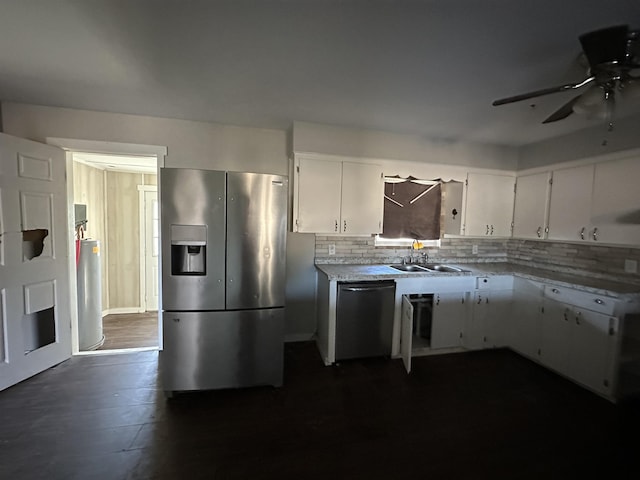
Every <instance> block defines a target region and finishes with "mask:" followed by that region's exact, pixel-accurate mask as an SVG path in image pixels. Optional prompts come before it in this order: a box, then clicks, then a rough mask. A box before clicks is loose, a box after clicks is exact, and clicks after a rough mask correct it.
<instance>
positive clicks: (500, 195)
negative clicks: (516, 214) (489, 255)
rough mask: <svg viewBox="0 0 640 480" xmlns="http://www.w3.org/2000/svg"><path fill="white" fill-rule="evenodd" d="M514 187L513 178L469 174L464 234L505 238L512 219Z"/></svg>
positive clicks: (509, 231)
mask: <svg viewBox="0 0 640 480" xmlns="http://www.w3.org/2000/svg"><path fill="white" fill-rule="evenodd" d="M514 186H515V178H514V177H513V176H509V175H493V174H484V173H469V174H468V176H467V187H466V202H465V220H464V234H465V235H469V236H483V237H484V236H493V237H509V236H510V235H511V222H512V220H513V195H514Z"/></svg>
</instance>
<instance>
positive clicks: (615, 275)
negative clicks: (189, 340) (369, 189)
mask: <svg viewBox="0 0 640 480" xmlns="http://www.w3.org/2000/svg"><path fill="white" fill-rule="evenodd" d="M329 245H335V255H329ZM474 245H477V247H478V253H476V254H474V253H473V246H474ZM422 252H426V253H427V254H428V255H429V261H430V262H438V263H488V262H511V263H516V264H520V265H528V266H535V267H537V268H542V269H547V270H554V271H559V272H565V273H574V274H577V275H590V276H594V277H599V278H606V279H610V280H617V281H621V282H628V283H634V284H640V275H639V274H638V273H627V272H625V271H624V265H625V260H631V261H635V262H637V263H638V264H640V248H633V247H614V246H601V245H593V244H588V245H583V244H577V243H565V242H554V241H540V240H517V239H508V238H503V239H484V238H444V239H442V240H441V244H440V247H427V248H425V249H423V250H420V251H416V252H413V251H412V250H411V249H409V248H407V247H402V248H400V247H376V246H375V245H374V238H373V237H343V236H322V235H316V249H315V262H316V263H317V264H326V263H344V264H369V263H400V262H401V261H402V258H403V257H405V256H407V255H409V254H411V253H414V255H419V254H420V253H422Z"/></svg>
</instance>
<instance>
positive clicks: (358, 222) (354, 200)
mask: <svg viewBox="0 0 640 480" xmlns="http://www.w3.org/2000/svg"><path fill="white" fill-rule="evenodd" d="M383 212H384V178H383V175H382V168H381V167H380V166H378V165H369V164H364V163H350V162H344V163H343V164H342V211H341V213H342V214H341V224H340V232H341V233H346V234H353V235H359V234H365V235H370V234H372V233H381V232H382V216H383Z"/></svg>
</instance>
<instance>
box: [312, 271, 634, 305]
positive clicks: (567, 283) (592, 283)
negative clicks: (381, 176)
mask: <svg viewBox="0 0 640 480" xmlns="http://www.w3.org/2000/svg"><path fill="white" fill-rule="evenodd" d="M447 265H454V266H457V267H460V268H462V269H464V270H466V271H465V272H447V273H445V272H402V271H400V270H396V269H394V268H391V267H390V266H389V265H388V264H385V265H353V264H351V265H344V264H323V265H316V268H317V269H318V270H319V271H321V272H322V273H324V274H325V275H326V276H327V278H328V279H329V280H336V281H363V280H391V279H397V278H421V277H431V278H433V277H451V276H473V277H476V276H494V275H514V276H517V277H521V278H526V279H530V280H534V281H539V282H545V283H552V284H555V285H558V286H564V287H569V288H576V289H579V290H584V291H587V292H591V293H594V294H597V295H607V296H610V297H615V298H622V297H635V296H640V285H634V284H627V283H622V282H616V281H612V280H607V279H602V278H596V277H593V276H583V275H576V274H571V273H565V272H557V271H553V270H547V269H540V268H534V267H529V266H525V265H517V264H512V263H506V262H504V263H472V264H469V263H465V264H460V265H455V264H450V263H447Z"/></svg>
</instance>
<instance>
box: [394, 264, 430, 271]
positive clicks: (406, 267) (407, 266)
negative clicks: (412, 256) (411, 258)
mask: <svg viewBox="0 0 640 480" xmlns="http://www.w3.org/2000/svg"><path fill="white" fill-rule="evenodd" d="M389 266H390V267H391V268H395V269H396V270H400V271H401V272H418V273H425V272H428V271H429V270H428V269H426V268H425V267H421V266H419V265H412V264H405V265H389Z"/></svg>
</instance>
